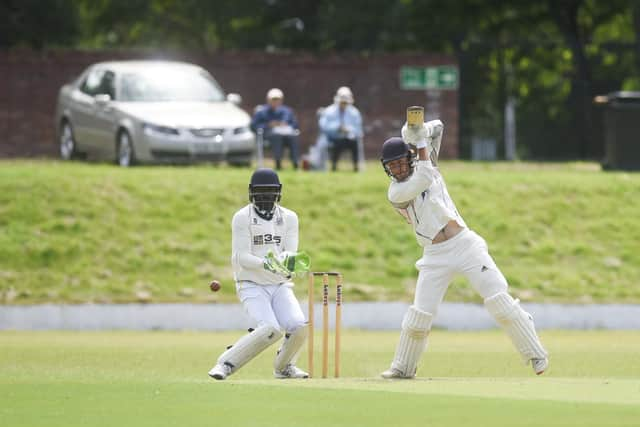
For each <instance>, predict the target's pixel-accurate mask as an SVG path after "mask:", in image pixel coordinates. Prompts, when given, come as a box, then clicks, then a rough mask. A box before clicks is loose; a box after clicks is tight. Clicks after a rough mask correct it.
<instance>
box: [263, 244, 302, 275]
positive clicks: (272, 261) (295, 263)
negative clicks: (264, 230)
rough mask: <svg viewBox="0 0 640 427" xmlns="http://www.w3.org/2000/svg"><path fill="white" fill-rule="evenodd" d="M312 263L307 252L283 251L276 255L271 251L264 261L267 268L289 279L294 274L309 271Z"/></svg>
mask: <svg viewBox="0 0 640 427" xmlns="http://www.w3.org/2000/svg"><path fill="white" fill-rule="evenodd" d="M310 265H311V263H310V260H309V255H307V254H306V253H305V252H283V253H281V254H279V255H275V254H274V253H273V252H271V251H269V252H268V253H267V256H266V257H265V262H264V268H265V270H268V271H271V272H272V273H275V274H279V275H281V276H284V277H286V278H287V279H290V278H291V277H292V276H301V275H303V274H304V273H306V272H308V271H309V267H310Z"/></svg>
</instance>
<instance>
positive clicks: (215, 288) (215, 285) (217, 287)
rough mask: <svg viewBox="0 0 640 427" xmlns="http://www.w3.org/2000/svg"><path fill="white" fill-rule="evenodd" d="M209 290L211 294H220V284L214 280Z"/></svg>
mask: <svg viewBox="0 0 640 427" xmlns="http://www.w3.org/2000/svg"><path fill="white" fill-rule="evenodd" d="M209 289H211V292H218V291H219V290H220V282H218V281H217V280H212V281H211V283H209Z"/></svg>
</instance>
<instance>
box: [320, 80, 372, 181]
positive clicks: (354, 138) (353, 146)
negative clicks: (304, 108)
mask: <svg viewBox="0 0 640 427" xmlns="http://www.w3.org/2000/svg"><path fill="white" fill-rule="evenodd" d="M333 101H334V103H333V104H332V105H330V106H328V107H327V108H325V109H324V111H323V112H322V115H321V116H320V119H319V121H318V126H319V127H320V131H321V132H322V133H323V134H324V135H326V137H327V140H328V141H329V151H330V153H331V169H332V170H333V171H335V170H336V169H337V166H338V160H339V159H340V154H342V152H343V151H344V150H349V151H351V158H352V159H353V170H354V171H356V172H357V171H358V161H359V159H358V143H359V141H360V140H361V138H362V135H363V132H362V117H361V116H360V111H358V109H357V108H356V107H354V106H353V94H352V93H351V89H349V88H348V87H346V86H342V87H341V88H339V89H338V91H337V92H336V95H335V97H334V98H333Z"/></svg>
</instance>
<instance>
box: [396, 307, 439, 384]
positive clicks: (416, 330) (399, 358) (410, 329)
mask: <svg viewBox="0 0 640 427" xmlns="http://www.w3.org/2000/svg"><path fill="white" fill-rule="evenodd" d="M432 319H433V315H432V314H431V313H427V312H426V311H422V310H419V309H417V308H416V307H415V306H413V305H412V306H411V307H409V310H407V313H406V314H405V315H404V319H403V320H402V331H401V332H400V342H399V343H398V347H397V348H396V355H395V356H394V358H393V362H391V368H392V369H397V370H398V371H400V372H402V373H403V374H404V375H405V376H406V377H414V376H415V374H416V370H417V369H418V361H419V360H420V356H422V352H424V350H425V348H427V336H428V335H429V330H431V321H432Z"/></svg>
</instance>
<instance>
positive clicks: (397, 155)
mask: <svg viewBox="0 0 640 427" xmlns="http://www.w3.org/2000/svg"><path fill="white" fill-rule="evenodd" d="M403 158H406V159H407V166H408V168H409V171H408V174H407V176H405V177H401V178H399V177H397V176H395V175H394V174H393V173H392V172H391V170H390V169H389V166H388V164H389V162H392V161H394V160H398V159H403ZM380 161H381V162H382V167H383V168H384V171H385V172H386V173H387V175H389V176H390V177H391V178H393V179H395V180H398V181H402V180H404V179H406V178H407V177H408V176H410V175H411V174H412V173H413V168H414V166H415V153H414V151H413V150H411V149H410V148H409V145H408V144H406V143H405V142H404V141H403V140H402V138H400V137H397V136H395V137H393V138H389V139H387V140H386V141H385V142H384V144H382V157H381V158H380Z"/></svg>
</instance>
